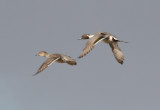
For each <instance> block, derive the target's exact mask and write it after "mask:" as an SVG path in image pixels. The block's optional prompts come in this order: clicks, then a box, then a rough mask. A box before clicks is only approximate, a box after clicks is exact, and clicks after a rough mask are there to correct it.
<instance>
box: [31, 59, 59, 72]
mask: <svg viewBox="0 0 160 110" xmlns="http://www.w3.org/2000/svg"><path fill="white" fill-rule="evenodd" d="M58 59H60V57H58V58H48V59H47V60H46V61H44V62H43V64H42V65H41V66H40V68H39V69H38V71H37V72H36V73H35V74H34V75H37V74H38V73H40V72H41V71H43V70H44V69H46V68H47V67H48V66H50V65H51V64H52V63H53V62H55V61H56V60H58Z"/></svg>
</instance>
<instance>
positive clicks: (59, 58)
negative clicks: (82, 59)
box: [34, 51, 77, 75]
mask: <svg viewBox="0 0 160 110" xmlns="http://www.w3.org/2000/svg"><path fill="white" fill-rule="evenodd" d="M36 56H42V57H47V58H48V59H47V60H46V61H44V62H43V64H42V65H41V66H40V68H39V69H38V71H37V72H36V73H35V74H34V75H37V74H38V73H40V72H41V71H43V70H44V69H46V68H47V67H48V66H50V65H51V64H52V63H53V62H58V63H67V64H69V65H76V64H77V63H76V61H75V59H72V58H71V57H70V56H67V55H63V54H59V53H55V54H48V53H47V52H45V51H41V52H39V53H38V54H37V55H36Z"/></svg>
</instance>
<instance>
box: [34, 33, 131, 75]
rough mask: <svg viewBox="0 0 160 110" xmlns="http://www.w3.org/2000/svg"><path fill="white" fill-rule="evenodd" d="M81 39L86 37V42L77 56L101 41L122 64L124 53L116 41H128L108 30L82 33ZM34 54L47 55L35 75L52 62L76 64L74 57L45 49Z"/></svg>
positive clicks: (83, 54)
mask: <svg viewBox="0 0 160 110" xmlns="http://www.w3.org/2000/svg"><path fill="white" fill-rule="evenodd" d="M81 39H88V42H87V43H86V45H85V47H84V49H83V51H82V53H81V54H80V56H79V58H82V57H84V56H85V55H87V54H88V53H89V52H90V51H91V50H92V49H93V48H94V46H95V45H96V44H97V43H99V42H101V41H102V42H104V43H107V44H109V45H110V47H111V49H112V52H113V55H114V57H115V59H116V60H117V61H118V62H119V63H120V64H123V61H124V55H123V53H122V51H121V49H120V48H119V47H118V42H124V43H128V42H125V41H121V40H118V39H117V38H116V37H115V36H114V35H112V34H111V33H108V32H97V33H95V34H83V35H82V37H81V38H80V39H79V40H81ZM36 56H42V57H47V58H48V59H47V60H46V61H44V62H43V64H42V65H41V66H40V68H39V69H38V71H37V72H36V73H35V74H34V75H37V74H38V73H40V72H42V71H43V70H44V69H46V68H47V67H48V66H50V65H51V64H52V63H53V62H58V63H67V64H69V65H76V64H77V62H76V60H75V59H73V58H71V57H70V56H67V55H63V54H59V53H55V54H49V53H47V52H45V51H41V52H39V53H38V54H37V55H36Z"/></svg>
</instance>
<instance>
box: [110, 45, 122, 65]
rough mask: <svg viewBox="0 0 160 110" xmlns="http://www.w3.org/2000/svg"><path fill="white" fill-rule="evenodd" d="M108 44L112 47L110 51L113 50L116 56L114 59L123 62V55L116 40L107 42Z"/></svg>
mask: <svg viewBox="0 0 160 110" xmlns="http://www.w3.org/2000/svg"><path fill="white" fill-rule="evenodd" d="M109 45H110V47H111V48H112V52H113V55H114V57H115V58H116V60H117V61H118V62H119V63H120V64H123V61H124V55H123V53H122V51H121V49H120V48H119V47H118V43H117V42H112V43H109Z"/></svg>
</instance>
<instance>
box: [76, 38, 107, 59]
mask: <svg viewBox="0 0 160 110" xmlns="http://www.w3.org/2000/svg"><path fill="white" fill-rule="evenodd" d="M103 39H105V38H104V37H103V36H100V37H99V36H98V35H95V36H93V37H92V38H90V39H89V40H88V42H87V43H86V45H85V48H84V49H83V51H82V53H81V54H80V56H79V58H82V57H83V56H85V55H86V54H88V53H89V52H90V51H91V50H92V49H93V48H94V46H95V45H96V44H97V43H98V42H100V41H102V40H103Z"/></svg>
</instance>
